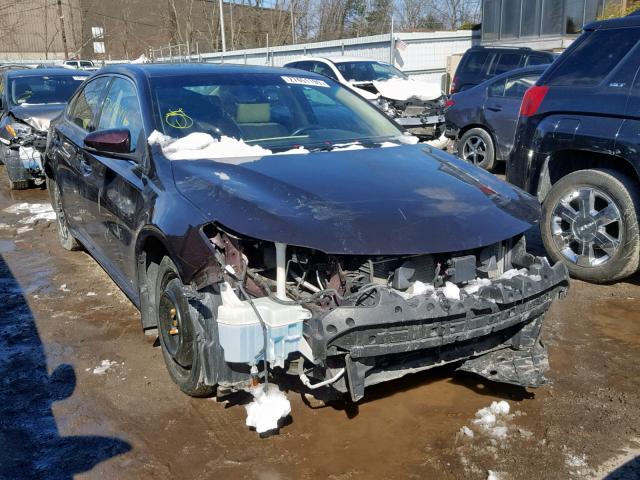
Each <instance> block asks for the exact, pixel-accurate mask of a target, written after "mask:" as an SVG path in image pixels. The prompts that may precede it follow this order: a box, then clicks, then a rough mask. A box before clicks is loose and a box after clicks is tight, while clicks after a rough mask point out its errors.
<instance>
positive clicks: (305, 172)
mask: <svg viewBox="0 0 640 480" xmlns="http://www.w3.org/2000/svg"><path fill="white" fill-rule="evenodd" d="M155 154H156V155H161V153H160V152H159V150H158V149H155ZM171 167H172V169H173V174H174V179H175V183H176V186H177V188H178V190H179V191H180V192H181V193H182V195H184V196H185V197H186V198H187V199H188V200H190V201H191V203H193V204H194V205H195V206H196V207H197V208H198V209H199V210H200V211H201V212H202V213H203V214H204V215H205V216H206V217H208V218H209V219H211V220H212V221H217V222H219V223H220V224H221V225H223V226H225V227H227V228H228V229H231V230H233V231H235V232H238V233H241V234H243V235H246V236H249V237H253V238H257V239H262V240H269V241H278V242H283V243H287V244H292V245H298V246H304V247H309V248H314V249H317V250H320V251H323V252H325V253H333V254H363V255H399V254H415V253H438V252H451V251H460V250H466V249H471V248H476V247H481V246H486V245H490V244H492V243H495V242H498V241H500V240H504V239H507V238H510V237H513V236H515V235H517V234H519V233H522V232H524V231H526V230H528V229H529V228H530V227H531V226H532V225H533V224H535V223H536V222H537V220H538V218H539V214H540V207H539V204H538V202H537V200H536V199H535V198H534V197H532V196H530V195H528V194H526V193H524V192H523V191H521V190H519V189H518V188H516V187H514V186H511V185H509V184H507V183H505V182H503V181H501V180H499V179H498V178H496V177H494V176H493V175H491V174H489V173H487V172H485V171H483V170H480V169H478V168H476V167H473V166H472V165H469V164H467V163H465V162H463V161H461V160H459V159H457V158H455V157H452V156H451V155H448V154H446V153H444V152H441V151H439V150H432V149H431V148H430V147H428V146H425V145H411V146H399V147H390V148H374V149H362V150H349V151H337V152H317V153H310V154H306V155H305V154H294V155H268V156H264V157H259V158H253V159H247V160H246V161H243V160H239V159H224V160H223V161H213V160H174V161H171Z"/></svg>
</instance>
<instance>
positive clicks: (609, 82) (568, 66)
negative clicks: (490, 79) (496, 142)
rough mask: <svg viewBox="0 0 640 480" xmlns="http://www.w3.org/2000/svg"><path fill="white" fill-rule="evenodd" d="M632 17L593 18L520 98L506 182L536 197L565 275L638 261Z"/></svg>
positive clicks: (600, 274) (638, 42)
mask: <svg viewBox="0 0 640 480" xmlns="http://www.w3.org/2000/svg"><path fill="white" fill-rule="evenodd" d="M639 144H640V17H639V16H628V17H625V18H619V19H614V20H607V21H602V22H596V23H592V24H590V25H588V26H586V27H585V29H584V33H583V34H582V35H581V36H580V37H579V38H578V39H577V40H576V41H575V42H574V43H573V44H572V45H571V47H570V48H569V49H567V51H566V52H565V53H564V54H563V55H562V56H561V57H560V58H558V59H557V60H556V61H555V63H554V64H553V65H551V66H550V67H549V69H548V70H547V71H546V72H545V73H544V74H543V75H542V76H541V77H540V79H539V80H538V82H537V83H536V85H535V86H533V87H531V88H530V89H529V90H528V91H527V92H526V94H525V96H524V98H523V101H522V105H521V109H520V120H519V124H518V129H517V132H516V139H515V143H514V149H513V151H512V152H511V156H510V159H509V162H508V166H507V179H508V180H509V181H510V182H512V183H514V184H515V185H517V186H519V187H522V188H524V189H525V190H527V191H529V192H530V193H532V194H536V195H537V196H538V199H539V200H540V201H542V202H543V218H542V223H541V232H542V239H543V241H544V244H545V247H546V248H547V251H548V253H549V255H550V256H551V257H552V258H553V259H554V260H556V261H562V262H564V263H565V264H566V265H567V266H568V268H569V271H570V273H571V274H572V275H574V276H576V277H579V278H582V279H585V280H588V281H593V282H609V281H614V280H618V279H621V278H624V277H626V276H628V275H631V274H632V273H634V272H636V271H637V270H638V268H639V266H640V240H639V238H638V233H639V231H638V212H640V148H639V147H640V145H639Z"/></svg>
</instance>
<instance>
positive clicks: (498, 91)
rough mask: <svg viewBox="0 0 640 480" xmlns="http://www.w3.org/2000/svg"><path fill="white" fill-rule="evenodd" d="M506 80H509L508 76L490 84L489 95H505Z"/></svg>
mask: <svg viewBox="0 0 640 480" xmlns="http://www.w3.org/2000/svg"><path fill="white" fill-rule="evenodd" d="M506 81H507V79H506V78H502V79H500V80H497V81H495V82H493V83H492V84H491V85H490V86H489V96H490V97H502V96H504V85H505V83H506Z"/></svg>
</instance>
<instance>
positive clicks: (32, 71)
mask: <svg viewBox="0 0 640 480" xmlns="http://www.w3.org/2000/svg"><path fill="white" fill-rule="evenodd" d="M6 75H7V78H12V77H46V76H56V75H64V76H69V75H73V76H84V77H88V76H89V75H90V74H89V73H88V72H84V71H82V70H71V69H69V68H29V69H24V68H18V69H15V70H7V72H6Z"/></svg>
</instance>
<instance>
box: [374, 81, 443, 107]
mask: <svg viewBox="0 0 640 480" xmlns="http://www.w3.org/2000/svg"><path fill="white" fill-rule="evenodd" d="M373 86H374V87H375V88H376V90H378V92H379V93H380V96H382V97H384V98H388V99H389V100H398V101H406V100H409V99H411V98H416V99H418V100H420V101H423V102H428V101H431V100H437V99H438V98H440V97H441V96H442V89H441V88H440V85H439V84H436V83H429V82H424V81H421V80H413V79H411V78H410V79H404V78H392V79H391V80H386V81H382V82H378V81H375V82H373Z"/></svg>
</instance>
